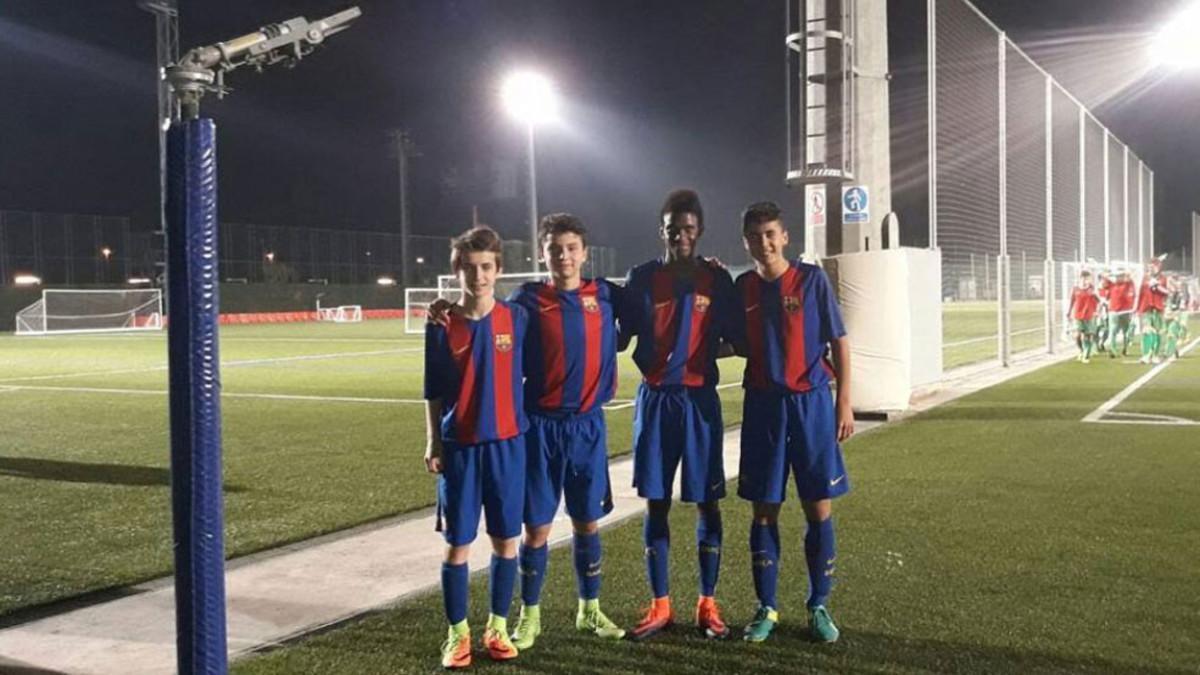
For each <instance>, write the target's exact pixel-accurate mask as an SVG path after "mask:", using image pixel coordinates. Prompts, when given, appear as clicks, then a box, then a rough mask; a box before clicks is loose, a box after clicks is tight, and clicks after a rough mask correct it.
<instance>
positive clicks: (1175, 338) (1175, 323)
mask: <svg viewBox="0 0 1200 675" xmlns="http://www.w3.org/2000/svg"><path fill="white" fill-rule="evenodd" d="M1167 290H1168V291H1169V295H1168V296H1167V301H1166V311H1165V312H1164V313H1163V319H1164V321H1165V322H1166V327H1165V328H1164V330H1163V332H1164V333H1165V334H1166V336H1167V339H1166V346H1165V347H1164V349H1163V350H1162V354H1163V357H1164V358H1170V357H1172V356H1174V357H1175V358H1179V345H1180V344H1181V343H1182V342H1184V341H1185V340H1187V302H1186V299H1185V296H1184V286H1183V279H1182V278H1181V277H1180V276H1179V275H1177V274H1172V275H1171V276H1170V277H1168V278H1167Z"/></svg>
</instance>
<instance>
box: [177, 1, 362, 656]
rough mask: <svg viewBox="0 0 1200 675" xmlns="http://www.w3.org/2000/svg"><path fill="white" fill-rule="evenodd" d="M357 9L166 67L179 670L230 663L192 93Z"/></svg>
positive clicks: (285, 56) (299, 44)
mask: <svg viewBox="0 0 1200 675" xmlns="http://www.w3.org/2000/svg"><path fill="white" fill-rule="evenodd" d="M361 14H362V12H361V11H359V9H358V8H357V7H352V8H350V9H347V10H344V11H341V12H338V13H337V14H334V15H332V16H328V17H326V18H324V19H321V20H319V21H312V22H310V21H308V20H307V19H305V18H304V17H296V18H294V19H289V20H287V21H284V22H281V23H274V24H270V25H267V26H263V27H262V28H260V29H258V30H256V31H254V32H252V33H247V34H246V35H242V36H240V37H237V38H234V39H232V40H229V41H228V42H218V43H216V44H212V45H208V46H204V47H197V48H195V49H192V50H189V51H188V52H187V53H186V54H184V55H183V56H182V57H181V58H179V59H178V60H177V61H176V62H175V63H173V64H171V65H170V66H168V67H167V68H166V70H165V73H166V79H167V82H168V83H170V85H171V92H172V94H173V97H174V98H175V99H176V102H177V104H178V105H179V110H180V118H179V119H178V120H176V121H175V122H174V123H173V124H171V128H170V130H169V131H168V134H167V164H168V167H167V169H168V170H167V177H168V182H167V202H166V203H167V207H166V213H167V237H166V241H167V275H168V282H167V293H168V295H169V297H170V312H171V315H170V323H169V324H168V333H167V354H168V362H169V381H170V388H169V391H170V416H171V512H172V520H173V525H174V545H175V546H174V553H175V640H176V658H177V665H178V672H179V673H181V674H183V675H192V674H194V673H205V674H207V673H224V672H226V671H227V670H228V663H227V648H226V636H225V556H224V548H225V547H224V533H223V522H224V516H223V503H222V492H221V398H220V393H221V392H220V382H221V376H220V365H219V364H220V357H219V355H218V348H217V326H218V320H217V319H218V316H219V314H218V313H219V311H220V307H219V304H220V302H219V301H220V297H219V296H220V293H219V288H220V284H219V278H218V273H217V272H218V269H217V265H218V260H219V259H220V256H219V251H218V238H217V152H216V150H217V148H216V125H215V124H214V123H213V121H212V120H211V119H206V118H201V117H200V100H201V99H202V98H203V97H204V95H205V94H206V93H210V92H212V93H215V94H217V96H218V97H220V96H223V95H225V94H226V93H227V92H228V90H227V89H226V88H225V81H224V80H225V77H224V76H225V73H226V72H229V71H232V70H234V69H236V68H239V67H242V66H247V65H249V66H252V67H254V68H255V69H256V70H259V71H261V70H263V69H264V68H265V67H267V66H271V65H275V64H284V65H288V66H291V65H295V64H296V62H297V61H299V60H300V59H301V58H302V57H304V56H307V55H308V54H311V53H312V51H313V50H314V49H316V47H317V46H318V45H319V44H321V43H322V42H323V41H324V40H325V38H327V37H329V36H330V35H333V34H335V33H338V32H341V31H343V30H345V29H346V28H349V26H350V22H351V21H353V20H354V19H357V18H358V17H359V16H360V15H361ZM260 150H261V151H262V152H263V153H269V152H272V151H273V148H271V147H268V146H264V147H262V148H260Z"/></svg>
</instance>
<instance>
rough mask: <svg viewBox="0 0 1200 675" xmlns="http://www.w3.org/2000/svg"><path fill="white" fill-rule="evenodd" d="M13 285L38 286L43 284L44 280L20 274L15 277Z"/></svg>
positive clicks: (31, 275)
mask: <svg viewBox="0 0 1200 675" xmlns="http://www.w3.org/2000/svg"><path fill="white" fill-rule="evenodd" d="M13 283H14V284H16V285H17V286H37V285H38V284H40V283H42V278H41V277H39V276H36V275H33V274H18V275H17V276H15V277H13Z"/></svg>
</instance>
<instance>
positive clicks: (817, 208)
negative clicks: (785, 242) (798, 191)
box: [804, 185, 826, 225]
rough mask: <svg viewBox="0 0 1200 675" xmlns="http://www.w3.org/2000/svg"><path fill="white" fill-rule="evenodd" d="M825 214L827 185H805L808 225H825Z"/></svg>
mask: <svg viewBox="0 0 1200 675" xmlns="http://www.w3.org/2000/svg"><path fill="white" fill-rule="evenodd" d="M825 220H826V216H825V186H824V185H805V186H804V223H805V224H806V225H824V224H825Z"/></svg>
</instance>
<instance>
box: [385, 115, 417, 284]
mask: <svg viewBox="0 0 1200 675" xmlns="http://www.w3.org/2000/svg"><path fill="white" fill-rule="evenodd" d="M388 138H389V139H391V141H392V152H393V153H394V154H395V156H396V174H397V180H399V183H400V185H399V187H400V285H401V286H402V287H404V288H408V280H409V276H408V269H409V257H410V254H409V246H408V240H409V236H410V235H409V228H410V227H411V217H410V209H409V200H408V160H409V159H410V158H412V157H420V156H421V152H420V151H419V150H417V146H416V144H415V143H413V140H412V136H411V135H410V134H409V133H408V130H407V129H391V130H389V131H388Z"/></svg>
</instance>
